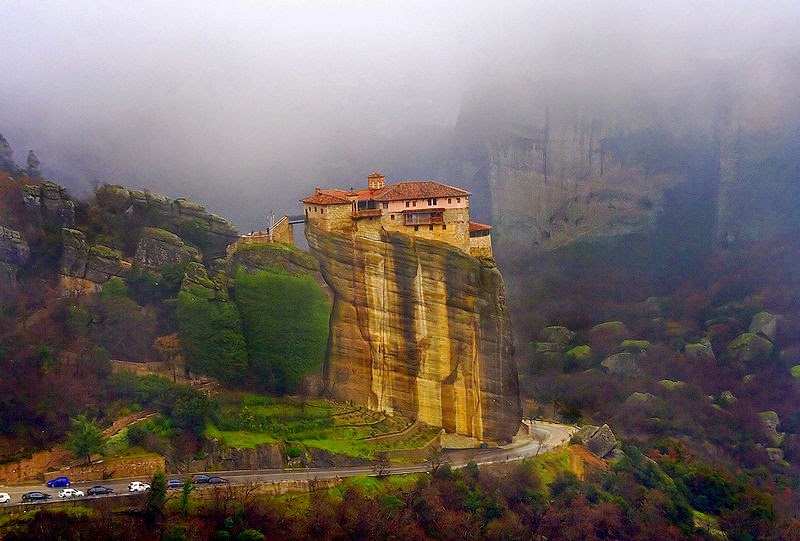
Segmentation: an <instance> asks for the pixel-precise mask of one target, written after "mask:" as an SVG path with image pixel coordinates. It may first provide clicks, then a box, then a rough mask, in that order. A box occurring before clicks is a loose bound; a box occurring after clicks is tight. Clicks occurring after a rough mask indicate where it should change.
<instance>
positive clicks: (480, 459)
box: [0, 419, 577, 508]
mask: <svg viewBox="0 0 800 541" xmlns="http://www.w3.org/2000/svg"><path fill="white" fill-rule="evenodd" d="M523 424H524V425H525V426H526V427H527V431H528V435H524V436H516V437H515V438H514V441H513V442H512V443H510V444H507V445H502V446H499V447H490V448H487V449H457V450H456V449H453V450H444V451H443V452H442V458H443V460H444V461H445V462H447V463H448V464H449V465H450V466H451V467H454V468H460V467H463V466H465V465H466V464H467V463H468V462H470V461H473V462H475V463H477V464H478V465H479V466H480V465H488V464H497V463H502V462H512V461H515V460H521V459H523V458H528V457H532V456H536V455H539V454H541V453H546V452H548V451H552V450H553V449H555V448H557V447H558V446H560V445H563V444H566V443H567V442H568V441H569V438H570V437H571V436H572V434H573V433H575V432H576V431H577V428H575V427H574V426H570V425H561V424H556V423H548V422H544V421H533V420H529V419H525V420H523ZM429 468H430V466H429V465H428V464H426V463H421V464H411V465H407V466H400V465H392V466H391V467H390V468H389V470H388V474H389V475H402V474H406V473H419V472H425V471H428V470H429ZM214 475H220V476H222V477H225V478H226V479H228V481H230V483H232V484H246V483H277V482H281V481H303V480H312V479H332V478H343V477H354V476H358V475H375V470H374V469H373V468H372V467H369V466H362V467H353V468H298V469H280V470H279V469H271V470H236V471H227V472H214ZM167 477H168V478H171V477H177V478H181V479H183V478H186V477H188V474H174V475H167ZM137 480H138V481H145V482H148V483H149V479H142V478H131V479H109V480H106V481H86V482H80V483H73V484H72V485H70V486H71V487H72V488H76V489H79V490H82V491H84V492H86V491H87V489H88V488H89V487H91V486H93V485H98V484H102V485H103V486H107V487H111V488H113V489H114V492H115V494H114V495H116V496H120V495H126V494H129V493H128V483H130V482H131V481H137ZM206 486H209V485H198V487H199V488H204V487H206ZM34 490H35V491H39V492H44V493H46V494H51V495H52V496H53V498H52V499H51V500H48V501H42V502H31V503H26V504H25V506H28V505H46V504H52V503H55V502H60V501H64V500H62V499H61V498H59V497H58V492H59V491H60V490H61V489H60V488H47V487H43V486H41V485H17V486H8V487H0V492H7V493H8V494H9V496H11V501H10V502H9V503H7V504H4V505H0V508H2V507H4V506H12V505H16V504H19V503H20V502H21V500H22V495H23V494H24V493H26V492H30V491H34ZM103 497H105V496H93V497H92V498H103ZM79 499H86V498H79Z"/></svg>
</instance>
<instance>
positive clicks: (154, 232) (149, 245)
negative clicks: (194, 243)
mask: <svg viewBox="0 0 800 541" xmlns="http://www.w3.org/2000/svg"><path fill="white" fill-rule="evenodd" d="M199 260H200V254H199V252H198V251H197V249H195V248H193V247H191V246H187V245H186V244H184V242H183V241H182V240H181V238H180V237H178V236H177V235H175V234H174V233H171V232H169V231H166V230H164V229H159V228H155V227H145V228H144V229H143V230H142V235H141V237H140V239H139V244H138V246H137V247H136V256H135V258H134V266H135V267H136V268H137V269H139V270H144V271H150V272H158V271H159V270H161V269H163V268H164V267H166V266H168V265H183V264H187V263H189V262H190V261H199Z"/></svg>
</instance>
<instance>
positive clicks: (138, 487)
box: [128, 481, 150, 492]
mask: <svg viewBox="0 0 800 541" xmlns="http://www.w3.org/2000/svg"><path fill="white" fill-rule="evenodd" d="M145 490H150V485H148V484H147V483H142V482H141V481H134V482H132V483H131V484H129V485H128V492H144V491H145Z"/></svg>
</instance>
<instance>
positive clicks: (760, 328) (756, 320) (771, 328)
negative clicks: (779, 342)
mask: <svg viewBox="0 0 800 541" xmlns="http://www.w3.org/2000/svg"><path fill="white" fill-rule="evenodd" d="M748 332H751V333H754V334H757V335H759V336H763V337H764V338H767V339H768V340H769V341H770V342H775V336H776V335H777V333H778V318H777V316H774V315H772V314H770V313H769V312H759V313H757V314H756V315H754V316H753V319H752V321H751V322H750V328H749V329H748Z"/></svg>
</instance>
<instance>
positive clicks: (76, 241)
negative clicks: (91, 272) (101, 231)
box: [61, 227, 89, 278]
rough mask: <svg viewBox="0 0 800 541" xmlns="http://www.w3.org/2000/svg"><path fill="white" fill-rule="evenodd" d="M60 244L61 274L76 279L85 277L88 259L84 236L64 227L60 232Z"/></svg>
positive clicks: (75, 230)
mask: <svg viewBox="0 0 800 541" xmlns="http://www.w3.org/2000/svg"><path fill="white" fill-rule="evenodd" d="M61 242H62V248H61V274H63V275H65V276H74V277H76V278H83V277H84V276H86V262H87V260H88V259H89V245H88V244H87V243H86V235H84V234H83V232H82V231H78V230H77V229H70V228H68V227H65V228H63V229H62V230H61Z"/></svg>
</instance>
